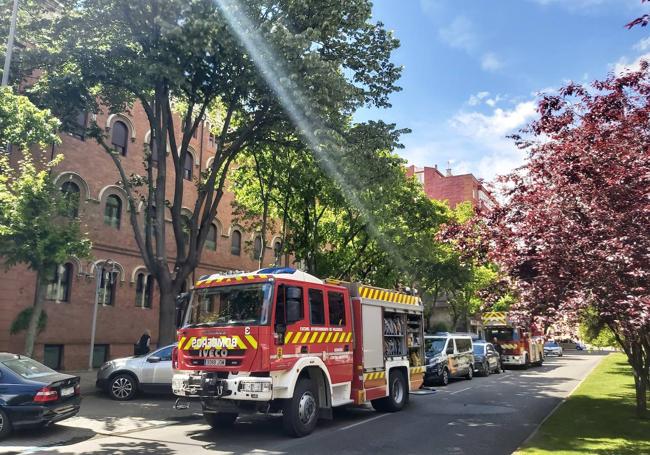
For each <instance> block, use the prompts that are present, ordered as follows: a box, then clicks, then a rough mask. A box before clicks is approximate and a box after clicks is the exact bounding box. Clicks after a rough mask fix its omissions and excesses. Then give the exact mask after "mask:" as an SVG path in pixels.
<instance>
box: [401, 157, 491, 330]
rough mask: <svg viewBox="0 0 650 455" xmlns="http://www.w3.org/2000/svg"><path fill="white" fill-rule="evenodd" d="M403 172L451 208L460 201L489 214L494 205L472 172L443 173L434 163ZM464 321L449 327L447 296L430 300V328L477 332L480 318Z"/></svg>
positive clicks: (433, 197)
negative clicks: (431, 165) (466, 324)
mask: <svg viewBox="0 0 650 455" xmlns="http://www.w3.org/2000/svg"><path fill="white" fill-rule="evenodd" d="M406 173H407V175H408V176H410V177H414V178H415V179H416V180H417V181H418V182H419V183H420V184H421V185H422V188H423V189H424V192H425V194H426V195H427V196H428V197H429V198H430V199H436V200H439V201H446V202H447V203H448V204H449V206H450V207H451V208H455V207H456V206H457V205H458V204H460V203H463V202H470V203H471V204H472V206H473V207H475V208H477V209H479V210H480V211H481V212H483V213H489V212H490V211H491V210H492V209H493V208H494V207H495V206H496V204H497V201H496V199H495V198H494V197H493V196H492V194H491V193H490V192H489V191H488V190H487V189H486V188H485V186H484V185H483V183H482V182H481V181H480V180H479V179H477V178H476V177H475V176H474V175H473V174H461V175H453V174H452V172H451V168H447V169H446V171H445V173H444V174H443V173H442V172H440V171H439V170H438V166H434V167H428V166H424V167H418V166H409V167H408V168H407V169H406ZM424 298H425V299H426V298H427V296H424ZM429 298H430V297H429ZM465 322H467V323H468V324H469V326H458V327H453V322H452V318H451V315H450V313H449V303H448V298H447V296H445V295H442V296H440V297H439V298H438V300H437V301H435V302H433V303H432V312H431V315H430V317H429V327H430V329H431V330H438V329H444V330H463V331H470V332H473V333H478V332H479V330H480V321H478V320H477V319H475V318H470V320H469V321H461V322H460V324H463V325H464V324H465Z"/></svg>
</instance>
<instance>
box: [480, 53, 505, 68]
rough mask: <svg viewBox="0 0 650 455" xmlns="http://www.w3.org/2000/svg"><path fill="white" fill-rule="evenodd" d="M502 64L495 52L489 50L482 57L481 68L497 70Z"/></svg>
mask: <svg viewBox="0 0 650 455" xmlns="http://www.w3.org/2000/svg"><path fill="white" fill-rule="evenodd" d="M502 66H503V63H501V60H499V58H498V57H497V56H496V54H494V53H493V52H487V53H485V54H483V57H481V68H483V69H484V70H485V71H496V70H498V69H499V68H501V67H502Z"/></svg>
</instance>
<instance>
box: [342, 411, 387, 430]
mask: <svg viewBox="0 0 650 455" xmlns="http://www.w3.org/2000/svg"><path fill="white" fill-rule="evenodd" d="M389 415H390V414H379V415H378V416H375V417H371V418H369V419H366V420H363V421H361V422H357V423H353V424H352V425H348V426H347V427H342V428H339V429H338V430H337V431H343V430H349V429H350V428H354V427H356V426H359V425H363V424H364V423H368V422H372V421H373V420H377V419H381V418H382V417H388V416H389Z"/></svg>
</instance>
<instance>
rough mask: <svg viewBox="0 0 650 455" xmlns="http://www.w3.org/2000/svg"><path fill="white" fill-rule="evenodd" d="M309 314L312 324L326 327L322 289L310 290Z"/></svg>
mask: <svg viewBox="0 0 650 455" xmlns="http://www.w3.org/2000/svg"><path fill="white" fill-rule="evenodd" d="M309 314H310V317H311V323H312V324H314V325H325V302H324V300H323V291H321V290H320V289H310V290H309Z"/></svg>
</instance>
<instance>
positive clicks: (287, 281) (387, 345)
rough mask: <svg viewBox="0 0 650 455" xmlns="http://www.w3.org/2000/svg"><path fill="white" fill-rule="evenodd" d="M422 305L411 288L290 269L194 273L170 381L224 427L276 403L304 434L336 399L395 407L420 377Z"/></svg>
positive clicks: (293, 429) (291, 428)
mask: <svg viewBox="0 0 650 455" xmlns="http://www.w3.org/2000/svg"><path fill="white" fill-rule="evenodd" d="M422 315H423V307H422V304H421V301H420V299H419V298H417V297H416V296H413V295H409V294H407V293H402V292H396V291H390V290H386V289H379V288H373V287H369V286H364V285H360V284H357V283H346V282H340V281H336V282H335V281H323V280H320V279H318V278H316V277H314V276H312V275H310V274H307V273H305V272H301V271H297V270H294V269H291V268H272V269H262V270H258V271H256V272H253V273H240V274H234V275H211V276H205V277H202V278H201V279H199V281H198V282H197V283H196V285H195V288H194V290H193V291H192V297H191V300H190V303H189V306H188V308H187V311H186V314H185V323H184V326H183V327H182V328H181V329H180V330H179V331H178V347H177V349H176V350H175V352H174V368H175V370H177V371H176V373H175V375H174V377H173V381H172V388H173V390H174V393H175V394H176V395H178V396H180V397H194V398H198V399H199V400H200V401H201V404H202V408H203V413H204V416H205V418H206V420H207V422H208V423H209V424H210V425H211V426H213V427H222V426H225V425H229V424H232V423H234V422H235V420H236V418H237V416H238V415H239V414H242V413H251V412H282V415H283V424H284V427H285V430H286V431H287V432H288V433H289V434H291V435H293V436H303V435H306V434H309V433H310V432H311V431H312V430H313V429H314V427H315V426H316V423H317V421H318V419H319V418H331V417H332V408H334V407H337V406H344V405H351V404H357V405H359V404H363V403H365V402H366V401H370V402H371V404H372V405H373V407H374V408H375V409H378V410H382V411H399V410H400V409H402V407H404V406H405V405H406V404H407V402H408V394H409V391H410V390H412V389H415V388H419V387H420V386H421V385H422V380H423V373H424V367H423V366H422V364H423V363H422V359H423V358H424V356H423V354H424V352H423V335H424V334H423V324H422Z"/></svg>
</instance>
